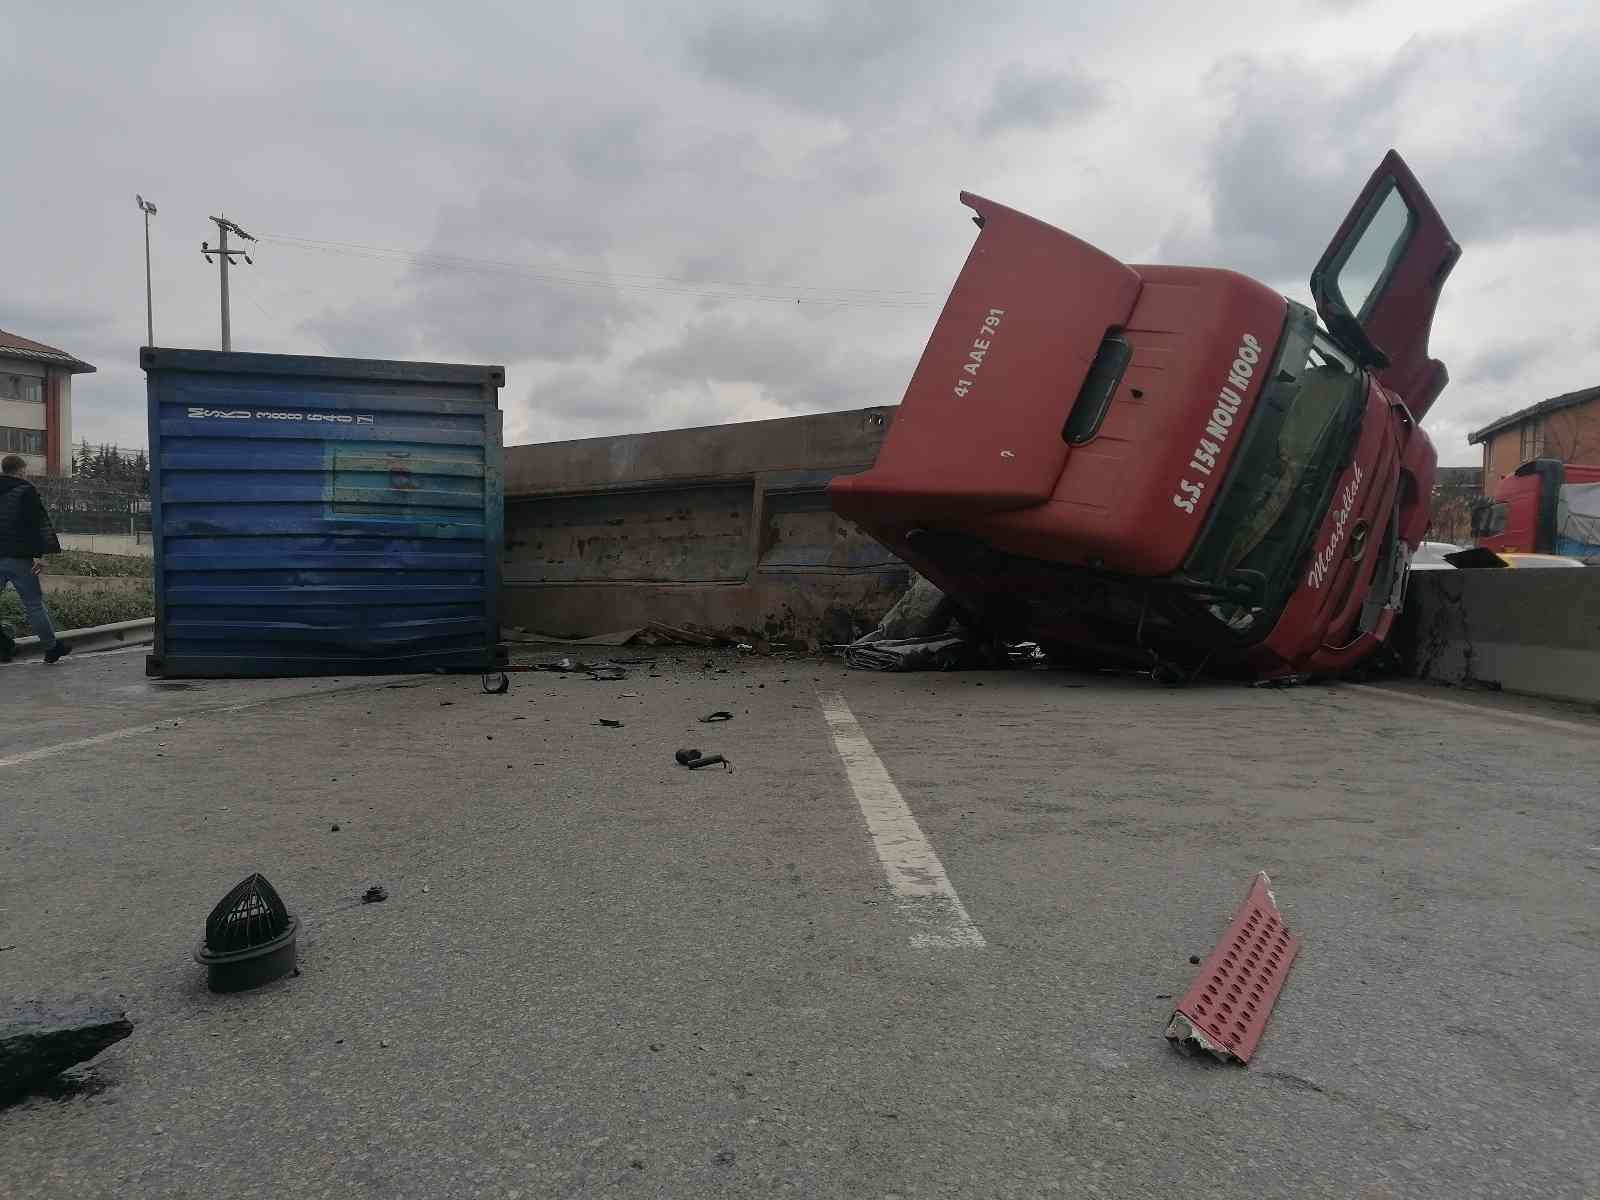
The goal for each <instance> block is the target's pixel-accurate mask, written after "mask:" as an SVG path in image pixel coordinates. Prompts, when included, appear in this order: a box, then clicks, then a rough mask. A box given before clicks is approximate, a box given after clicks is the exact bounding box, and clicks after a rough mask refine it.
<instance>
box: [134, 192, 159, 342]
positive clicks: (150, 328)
mask: <svg viewBox="0 0 1600 1200" xmlns="http://www.w3.org/2000/svg"><path fill="white" fill-rule="evenodd" d="M133 198H134V199H135V200H137V201H138V202H139V211H140V212H142V213H143V214H144V324H145V343H144V344H145V345H147V346H154V345H155V344H156V319H155V314H154V313H153V312H152V310H151V304H150V218H151V217H153V216H155V215H156V206H155V205H154V204H151V203H150V201H148V200H146V199H145V198H144V197H143V196H141V195H139V193H137V192H135V193H134V194H133Z"/></svg>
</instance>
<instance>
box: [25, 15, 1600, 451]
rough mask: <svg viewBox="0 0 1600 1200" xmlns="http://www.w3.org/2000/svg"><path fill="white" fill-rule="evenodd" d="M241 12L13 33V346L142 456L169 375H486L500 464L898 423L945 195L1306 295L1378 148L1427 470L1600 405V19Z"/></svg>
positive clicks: (940, 246) (935, 267)
mask: <svg viewBox="0 0 1600 1200" xmlns="http://www.w3.org/2000/svg"><path fill="white" fill-rule="evenodd" d="M1212 7H1213V6H1209V5H1199V4H1190V3H1183V2H1181V0H1122V2H1121V3H1119V4H1117V5H1110V6H1107V5H1087V4H1076V3H1064V2H1062V0H1054V2H1042V3H1009V4H993V5H987V4H974V3H971V2H967V3H960V4H957V3H946V2H943V0H928V2H925V3H891V2H889V0H880V2H877V3H871V4H863V3H860V2H856V3H844V2H842V0H790V2H786V3H782V4H774V3H766V2H763V3H743V4H740V3H723V2H721V0H699V2H696V3H681V2H678V0H665V2H660V0H658V2H656V3H651V4H643V3H636V4H613V3H606V2H603V0H586V2H585V3H583V4H571V3H563V4H551V3H545V2H544V0H522V2H521V3H510V2H508V3H501V4H489V3H479V2H478V0H453V2H452V3H450V4H444V3H430V4H416V5H407V4H403V3H394V2H386V3H382V4H378V3H368V2H366V0H342V2H341V3H339V4H328V3H325V2H319V3H310V2H309V0H307V2H297V3H288V4H270V3H253V4H249V5H239V6H232V7H231V6H229V5H228V4H225V3H217V2H214V0H213V2H208V3H206V4H203V5H201V4H195V5H192V6H189V5H183V4H179V3H157V4H155V5H145V6H140V5H129V4H125V3H117V4H110V3H104V2H102V0H78V2H75V3H72V4H61V3H58V2H53V3H48V4H46V3H39V2H38V0H20V7H18V5H17V4H16V3H14V4H13V5H12V6H10V7H9V9H8V14H9V15H8V21H7V25H8V29H7V36H5V37H4V38H0V112H3V113H4V114H5V117H4V118H3V120H4V145H5V161H6V164H7V167H8V170H7V172H6V174H7V185H8V186H7V187H5V188H4V189H3V190H0V327H4V328H6V329H9V330H11V331H13V332H15V333H20V334H22V335H24V336H27V337H32V338H36V339H38V340H40V341H44V342H48V343H51V344H53V345H57V346H61V347H63V348H65V349H67V350H70V351H72V352H73V353H75V354H78V355H79V356H81V357H84V358H87V359H88V360H89V361H91V362H93V363H95V364H96V365H97V366H98V367H99V368H100V370H99V373H98V374H95V375H91V376H87V377H80V378H79V379H78V381H77V382H76V384H75V385H74V388H75V392H74V394H75V398H76V406H75V407H76V431H77V432H78V433H80V434H82V435H86V436H88V437H89V438H90V439H92V440H97V441H98V440H111V441H116V442H119V443H121V444H123V445H127V446H137V445H142V444H143V443H144V399H143V397H144V389H143V377H142V375H141V373H140V372H139V370H138V365H137V355H138V347H139V345H140V344H141V342H142V341H143V340H144V286H143V285H144V279H143V268H144V262H143V246H142V241H141V230H140V216H139V213H138V210H137V208H136V207H135V204H134V193H135V192H142V193H143V194H144V195H145V196H147V197H149V198H151V199H153V200H154V201H155V203H156V204H157V205H158V206H159V208H160V212H159V213H158V215H157V216H156V217H155V218H154V220H153V222H152V229H151V237H152V255H153V260H154V276H155V320H156V340H157V342H158V343H159V344H161V345H170V346H200V347H213V346H215V345H217V337H218V332H217V323H218V322H217V280H216V268H215V267H208V266H207V265H206V263H205V262H204V260H203V259H202V258H201V255H200V242H201V240H202V239H206V238H211V239H212V240H214V238H215V229H214V227H213V226H211V224H210V223H209V222H208V221H207V219H206V218H207V216H208V214H212V213H225V214H226V215H227V216H229V217H230V218H232V219H234V220H236V221H237V222H238V223H239V224H241V225H242V226H243V227H244V228H245V229H247V230H249V231H250V232H251V233H254V234H255V235H256V236H257V237H258V238H259V239H260V242H259V244H258V245H257V246H256V247H255V253H254V257H255V259H256V265H255V266H253V267H241V269H239V270H238V271H236V272H235V273H234V292H233V333H234V347H235V349H240V350H262V351H279V352H292V353H311V354H339V355H350V356H360V357H406V358H424V359H437V360H455V361H469V362H494V363H503V364H505V365H506V366H507V368H508V373H507V386H506V389H505V392H504V393H503V397H502V405H503V407H504V408H505V410H506V414H507V419H506V436H507V441H508V442H510V443H518V442H528V441H545V440H551V439H558V438H567V437H582V436H591V435H597V434H607V433H614V432H622V431H633V430H644V429H661V428H670V427H682V426H690V425H700V424H709V423H714V422H719V421H731V420H744V419H754V418H760V417H769V416H781V415H787V414H793V413H803V412H815V411H821V410H826V409H840V408H852V407H858V406H862V405H868V404H882V403H890V402H895V401H898V399H899V398H900V393H901V391H902V390H903V388H904V386H905V383H906V380H907V378H908V377H909V375H910V372H911V369H912V367H913V366H914V364H915V362H916V358H917V355H918V354H919V353H920V352H921V349H922V345H923V342H924V341H925V339H926V337H927V334H928V332H929V330H930V329H931V327H932V324H933V321H934V318H935V317H936V315H937V312H938V306H939V303H940V301H941V300H942V299H943V296H944V294H945V292H946V291H947V290H948V288H949V286H950V284H951V282H952V281H953V280H954V278H955V276H956V273H957V272H958V271H959V269H960V265H961V262H962V260H963V257H964V256H965V254H966V251H967V248H968V247H969V245H970V244H971V241H972V238H973V236H974V233H975V231H974V230H973V228H972V226H971V224H970V223H969V222H968V220H967V217H968V213H967V211H966V210H965V209H963V208H962V207H961V206H960V204H959V203H958V201H957V193H958V192H959V191H960V190H962V189H963V188H965V189H969V190H972V191H976V192H979V193H981V194H983V195H987V196H990V197H992V198H993V199H996V200H999V201H1001V202H1003V203H1007V204H1010V205H1011V206H1013V207H1016V208H1020V209H1023V210H1024V211H1026V212H1029V213H1031V214H1033V215H1035V216H1037V217H1040V218H1041V219H1044V220H1047V221H1049V222H1051V223H1053V224H1056V225H1059V226H1061V227H1062V228H1065V229H1067V230H1069V231H1071V232H1073V233H1075V234H1077V235H1079V236H1081V237H1084V238H1086V239H1087V240H1089V241H1091V242H1093V243H1095V244H1096V245H1098V246H1100V247H1101V248H1103V249H1105V250H1107V251H1108V252H1110V253H1112V254H1114V255H1117V256H1118V257H1120V258H1123V259H1125V260H1127V261H1130V262H1140V261H1154V262H1172V263H1192V264H1196V265H1219V266H1229V267H1233V268H1236V269H1239V270H1244V271H1247V272H1249V273H1252V274H1255V275H1257V276H1258V277H1260V278H1262V279H1264V280H1266V281H1269V282H1271V283H1272V284H1274V285H1275V286H1277V287H1278V288H1280V289H1281V290H1283V291H1285V292H1287V293H1289V294H1290V295H1293V296H1296V297H1303V295H1304V290H1305V282H1304V281H1305V278H1306V276H1307V274H1308V273H1309V271H1310V268H1311V266H1312V265H1313V263H1314V262H1315V261H1316V259H1317V257H1318V255H1319V254H1320V252H1321V250H1322V248H1323V245H1324V244H1325V242H1326V241H1327V239H1328V237H1329V235H1330V234H1331V233H1332V231H1333V229H1334V227H1335V226H1336V225H1337V224H1338V222H1339V220H1340V218H1341V217H1342V216H1343V214H1344V211H1345V209H1346V208H1347V207H1348V204H1349V202H1350V200H1351V198H1352V197H1353V195H1354V194H1355V192H1356V191H1357V189H1358V188H1359V187H1360V185H1361V183H1362V182H1363V181H1364V179H1365V178H1366V176H1367V175H1368V173H1369V172H1370V171H1371V169H1372V168H1373V166H1374V165H1376V163H1377V161H1378V160H1379V158H1381V157H1382V155H1383V153H1384V151H1385V150H1386V149H1387V148H1388V147H1389V146H1391V145H1393V146H1395V147H1397V148H1399V149H1400V151H1401V153H1402V154H1404V155H1405V156H1406V158H1407V160H1408V161H1409V162H1410V164H1411V166H1412V168H1413V169H1414V170H1415V171H1416V173H1417V174H1418V176H1419V177H1420V178H1421V180H1422V182H1423V184H1424V185H1425V186H1426V187H1427V188H1428V190H1429V192H1430V194H1431V195H1432V196H1433V198H1434V200H1435V202H1436V203H1437V205H1438V207H1439V209H1440V211H1441V212H1442V213H1443V215H1444V217H1445V219H1446V221H1447V222H1448V223H1449V224H1450V225H1451V227H1452V231H1453V232H1454V234H1455V235H1456V237H1457V239H1458V240H1459V241H1460V242H1461V243H1462V245H1463V247H1464V254H1463V258H1462V261H1461V263H1460V265H1459V266H1458V267H1457V268H1456V272H1455V274H1454V276H1453V277H1452V278H1451V281H1450V284H1449V287H1448V288H1447V289H1446V292H1445V299H1444V301H1443V303H1442V305H1441V307H1440V310H1439V314H1438V318H1437V320H1436V323H1435V326H1434V337H1433V348H1434V352H1435V354H1436V355H1437V356H1438V357H1441V358H1443V359H1444V360H1445V362H1446V363H1447V364H1448V366H1449V367H1450V371H1451V375H1452V376H1453V381H1452V383H1451V385H1450V387H1449V389H1448V390H1447V391H1446V392H1445V393H1444V395H1443V397H1442V398H1441V399H1440V401H1439V403H1438V404H1437V405H1436V406H1435V407H1434V409H1433V412H1432V414H1431V415H1430V417H1429V421H1428V424H1429V426H1430V428H1431V431H1432V434H1433V437H1434V439H1435V441H1436V442H1437V443H1438V445H1439V448H1440V459H1441V461H1442V462H1444V463H1446V464H1451V463H1463V464H1471V463H1475V462H1477V461H1478V455H1477V454H1476V453H1475V451H1474V450H1473V449H1471V448H1469V447H1468V446H1467V445H1466V442H1465V432H1466V431H1467V430H1469V429H1471V428H1474V427H1475V426H1477V425H1479V424H1481V423H1483V422H1484V421H1486V420H1487V419H1489V418H1491V417H1493V416H1495V415H1498V414H1500V413H1502V412H1504V411H1508V410H1510V409H1513V408H1516V407H1520V406H1522V405H1524V404H1528V403H1531V402H1533V401H1535V400H1538V399H1542V398H1544V397H1546V396H1550V395H1554V394H1556V393H1559V392H1564V391H1569V390H1572V389H1574V388H1579V387H1587V386H1591V385H1593V384H1595V383H1596V382H1600V321H1597V320H1596V319H1595V315H1596V313H1597V312H1600V277H1597V276H1600V273H1597V272H1596V271H1595V270H1594V265H1593V264H1595V263H1596V262H1600V217H1597V215H1596V212H1597V210H1596V208H1595V205H1594V200H1593V197H1594V196H1595V195H1596V194H1597V191H1600V103H1597V102H1596V100H1595V91H1594V85H1593V82H1592V78H1591V72H1592V69H1593V64H1594V63H1595V62H1600V18H1595V17H1593V16H1592V15H1590V16H1588V17H1586V16H1585V9H1586V7H1587V6H1586V5H1584V4H1581V3H1573V4H1553V3H1542V2H1541V3H1532V4H1508V3H1491V2H1488V0H1450V2H1448V3H1444V2H1438V0H1426V2H1423V0H1418V2H1416V3H1407V4H1404V5H1401V4H1389V3H1385V2H1383V0H1367V2H1365V3H1363V2H1362V0H1298V2H1297V0H1234V2H1233V3H1231V4H1230V5H1227V6H1216V9H1217V12H1221V11H1222V10H1223V9H1224V7H1225V8H1226V11H1227V16H1226V17H1221V16H1218V15H1216V13H1214V12H1209V11H1207V10H1208V9H1211V8H1212Z"/></svg>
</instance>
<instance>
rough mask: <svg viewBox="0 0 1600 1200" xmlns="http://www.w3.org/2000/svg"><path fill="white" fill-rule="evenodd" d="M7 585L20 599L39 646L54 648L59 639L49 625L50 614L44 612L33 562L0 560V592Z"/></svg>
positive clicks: (16, 559) (27, 560)
mask: <svg viewBox="0 0 1600 1200" xmlns="http://www.w3.org/2000/svg"><path fill="white" fill-rule="evenodd" d="M8 583H9V584H10V585H11V586H12V587H14V588H16V589H17V595H19V596H21V597H22V611H23V612H25V613H27V614H28V624H29V625H31V626H33V632H34V633H36V634H37V635H38V636H39V644H40V645H41V646H45V647H49V646H54V645H55V644H56V642H57V641H58V640H59V639H57V637H56V631H55V626H53V625H51V624H50V614H49V613H47V612H45V610H44V589H43V588H41V587H40V586H39V577H38V576H37V575H35V574H34V573H33V560H32V559H31V558H0V592H3V591H5V590H6V584H8Z"/></svg>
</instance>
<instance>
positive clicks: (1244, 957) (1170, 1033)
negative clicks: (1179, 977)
mask: <svg viewBox="0 0 1600 1200" xmlns="http://www.w3.org/2000/svg"><path fill="white" fill-rule="evenodd" d="M1271 888H1272V880H1271V879H1269V878H1268V877H1267V874H1266V872H1265V871H1262V872H1259V873H1258V874H1257V875H1256V877H1255V880H1254V881H1253V882H1252V883H1251V885H1250V892H1249V894H1248V895H1247V896H1246V897H1245V900H1244V903H1243V904H1242V905H1240V906H1239V911H1238V912H1237V913H1235V914H1234V918H1233V923H1232V924H1231V925H1229V926H1228V930H1227V932H1226V933H1224V934H1223V935H1222V940H1221V941H1220V942H1218V943H1217V945H1216V948H1215V949H1214V950H1212V951H1211V953H1210V955H1209V956H1208V957H1207V958H1206V961H1205V963H1204V965H1202V966H1201V968H1200V973H1199V974H1198V975H1196V976H1195V978H1194V982H1193V983H1191V984H1190V985H1189V990H1188V991H1187V992H1185V993H1184V994H1183V999H1182V1000H1180V1001H1179V1002H1178V1005H1177V1007H1176V1009H1174V1011H1173V1014H1172V1017H1171V1019H1170V1020H1169V1021H1168V1022H1167V1030H1166V1033H1167V1039H1168V1040H1169V1041H1170V1042H1172V1044H1173V1046H1174V1047H1175V1048H1176V1049H1177V1050H1178V1051H1179V1052H1181V1053H1183V1054H1186V1055H1188V1054H1194V1053H1196V1052H1197V1051H1204V1052H1206V1053H1208V1054H1210V1055H1212V1056H1213V1057H1214V1058H1216V1059H1217V1060H1218V1061H1220V1062H1230V1061H1232V1062H1238V1063H1246V1062H1249V1061H1250V1056H1251V1054H1253V1053H1254V1052H1255V1048H1256V1043H1257V1042H1259V1041H1260V1040H1261V1034H1262V1032H1263V1031H1264V1030H1265V1029H1266V1027H1267V1017H1268V1015H1269V1014H1270V1013H1271V1012H1272V1005H1273V1002H1274V1001H1276V1000H1277V998H1278V992H1279V991H1281V990H1282V988H1283V984H1284V980H1285V979H1286V978H1287V977H1288V974H1289V966H1290V964H1291V963H1292V962H1293V961H1294V956H1295V955H1296V954H1297V953H1298V952H1299V950H1300V939H1299V938H1298V937H1296V936H1295V935H1294V934H1292V933H1290V932H1289V927H1288V925H1287V924H1285V923H1284V920H1283V914H1282V913H1280V912H1279V911H1278V903H1277V898H1276V897H1275V896H1273V894H1272V891H1271ZM1190 961H1191V962H1193V961H1194V959H1193V958H1191V959H1190Z"/></svg>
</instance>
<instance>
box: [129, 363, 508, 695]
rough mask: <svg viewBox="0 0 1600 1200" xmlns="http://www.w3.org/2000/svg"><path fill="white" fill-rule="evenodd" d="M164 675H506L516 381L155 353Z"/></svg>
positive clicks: (154, 466)
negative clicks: (502, 667) (502, 657)
mask: <svg viewBox="0 0 1600 1200" xmlns="http://www.w3.org/2000/svg"><path fill="white" fill-rule="evenodd" d="M140 363H141V365H142V366H143V367H144V370H145V375H146V379H147V384H148V389H149V414H150V499H151V526H152V528H153V530H154V534H155V595H156V627H155V653H154V654H152V655H151V656H150V658H149V662H148V667H147V671H148V673H149V674H151V675H162V676H189V677H195V676H211V677H216V676H235V675H343V674H354V673H367V674H381V673H390V672H406V671H416V670H432V669H434V668H444V669H446V670H481V669H486V668H488V667H490V666H493V665H494V664H495V663H496V661H497V645H498V642H499V633H500V622H499V592H500V551H501V541H502V525H503V519H504V518H503V502H502V478H503V477H502V473H501V453H500V408H499V389H500V387H501V385H503V384H504V383H505V369H504V368H503V367H474V366H454V365H449V364H443V363H410V362H383V361H368V360H364V359H347V358H311V357H305V356H299V355H279V354H237V353H219V352H216V351H206V350H165V349H161V348H159V347H157V348H154V349H152V348H150V347H146V348H145V349H144V350H143V351H142V352H141V354H140Z"/></svg>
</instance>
